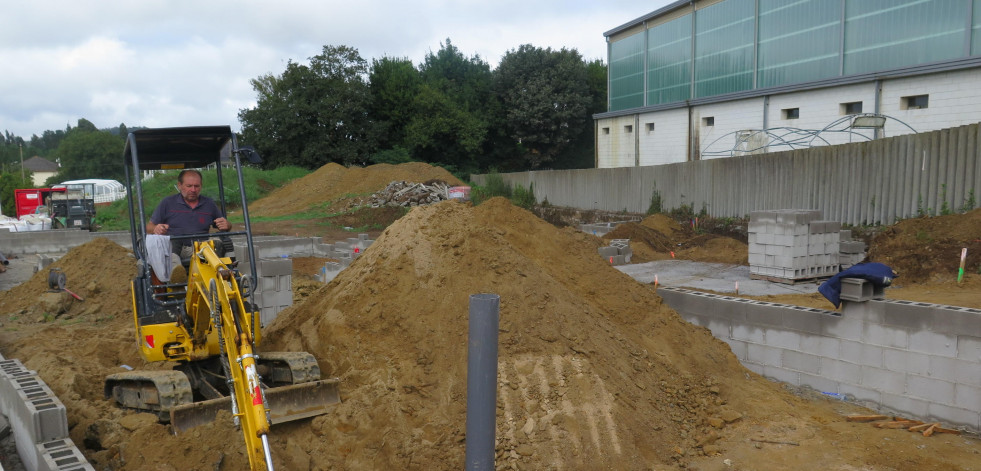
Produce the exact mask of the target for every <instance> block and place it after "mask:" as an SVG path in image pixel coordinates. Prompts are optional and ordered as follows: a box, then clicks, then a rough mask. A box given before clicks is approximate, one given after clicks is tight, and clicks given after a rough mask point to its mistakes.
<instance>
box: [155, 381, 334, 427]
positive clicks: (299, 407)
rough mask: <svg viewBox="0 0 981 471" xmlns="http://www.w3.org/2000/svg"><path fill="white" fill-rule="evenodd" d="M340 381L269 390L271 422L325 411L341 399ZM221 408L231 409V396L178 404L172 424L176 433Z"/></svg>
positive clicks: (204, 420)
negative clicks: (338, 386)
mask: <svg viewBox="0 0 981 471" xmlns="http://www.w3.org/2000/svg"><path fill="white" fill-rule="evenodd" d="M339 382H340V379H339V378H331V379H325V380H319V381H312V382H308V383H300V384H291V385H288V386H279V387H275V388H269V389H266V390H265V391H264V393H265V396H266V404H267V406H268V407H269V419H270V422H271V423H272V425H276V424H281V423H286V422H292V421H294V420H300V419H305V418H308V417H315V416H318V415H321V414H326V413H327V412H328V406H330V405H333V404H338V403H340V402H341V396H340V393H339V392H338V390H337V384H338V383H339ZM221 410H227V411H231V399H230V398H228V397H224V398H220V399H211V400H208V401H202V402H195V403H191V404H184V405H180V406H176V407H174V408H172V409H171V410H170V425H171V427H172V428H173V431H174V434H175V435H176V434H179V433H181V432H184V431H186V430H189V429H192V428H194V427H197V426H198V425H203V424H207V423H210V422H213V421H214V420H215V417H216V416H217V415H218V411H221Z"/></svg>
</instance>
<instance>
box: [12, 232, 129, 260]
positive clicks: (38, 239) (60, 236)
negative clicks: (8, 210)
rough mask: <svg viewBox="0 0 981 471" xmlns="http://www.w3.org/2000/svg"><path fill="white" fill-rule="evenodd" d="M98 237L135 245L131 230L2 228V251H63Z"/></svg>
mask: <svg viewBox="0 0 981 471" xmlns="http://www.w3.org/2000/svg"><path fill="white" fill-rule="evenodd" d="M96 237H105V238H107V239H109V240H111V241H113V242H115V243H117V244H119V245H121V246H123V247H126V248H132V246H133V239H132V238H131V237H130V234H129V231H114V232H89V231H76V230H70V229H65V230H54V231H34V232H8V231H2V230H0V252H3V254H4V255H10V254H13V255H24V254H36V253H63V252H66V251H68V250H69V249H71V248H73V247H77V246H79V245H82V244H85V243H86V242H89V241H90V240H92V239H94V238H96Z"/></svg>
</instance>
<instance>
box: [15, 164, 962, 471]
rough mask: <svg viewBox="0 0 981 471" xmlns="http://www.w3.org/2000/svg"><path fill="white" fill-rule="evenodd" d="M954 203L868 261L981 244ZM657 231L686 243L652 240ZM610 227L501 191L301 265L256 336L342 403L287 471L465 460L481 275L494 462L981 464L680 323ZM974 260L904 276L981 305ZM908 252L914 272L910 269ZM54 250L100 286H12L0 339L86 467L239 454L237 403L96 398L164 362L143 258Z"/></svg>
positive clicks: (76, 275) (74, 277)
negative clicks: (953, 210)
mask: <svg viewBox="0 0 981 471" xmlns="http://www.w3.org/2000/svg"><path fill="white" fill-rule="evenodd" d="M390 167H392V166H388V167H385V168H382V169H380V170H382V171H384V172H388V175H387V176H386V177H385V178H391V175H392V173H393V172H395V173H397V172H398V171H399V169H398V168H397V167H396V168H394V169H393V168H390ZM322 170H323V173H325V174H330V175H332V176H330V177H329V178H331V179H333V180H331V181H333V182H335V183H333V184H331V185H328V186H327V188H330V191H332V192H335V193H332V194H336V195H344V194H348V193H355V192H356V191H352V190H351V189H350V188H342V187H340V186H339V185H340V184H338V183H336V182H343V181H364V180H366V179H367V177H366V176H365V175H368V174H370V172H372V168H371V167H369V168H367V169H357V172H359V173H361V172H364V173H362V174H361V176H360V177H359V178H356V179H349V178H346V175H340V176H338V175H335V174H336V173H341V174H344V173H345V170H344V169H342V168H341V169H337V168H331V169H322ZM402 170H403V171H405V175H406V176H403V178H394V179H411V178H412V175H413V172H416V171H418V169H417V168H415V167H409V166H407V167H405V168H403V169H402ZM306 178H310V179H312V180H316V179H318V178H326V177H325V176H324V175H323V174H320V173H314V174H311V176H308V177H306ZM430 178H433V177H431V176H430V175H426V179H427V180H428V179H430ZM387 183H388V181H385V182H384V183H382V184H380V185H379V188H378V189H380V187H383V186H384V185H385V184H387ZM315 184H319V183H318V182H316V181H305V182H304V181H301V182H297V183H296V184H295V187H294V185H288V186H286V187H284V188H283V189H282V191H281V193H280V194H278V195H277V198H279V199H280V200H290V201H295V202H297V205H298V206H294V207H292V208H287V207H284V206H282V205H279V206H275V208H276V209H268V211H270V213H269V214H273V213H275V212H276V211H279V212H281V213H277V214H289V213H290V212H291V211H292V212H299V211H303V210H305V209H307V208H308V207H309V204H307V205H306V206H304V205H303V204H302V203H303V202H302V201H301V198H299V197H296V198H293V197H292V196H294V195H293V194H292V193H290V192H289V191H287V189H288V188H290V187H294V190H295V191H299V192H309V188H310V186H305V185H315ZM325 191H326V190H325ZM269 204H270V208H273V207H274V206H273V205H272V203H269ZM277 204H279V203H277ZM311 204H316V203H311ZM256 206H257V207H258V208H262V205H260V204H257V205H256ZM950 218H952V219H950V220H947V221H946V222H945V223H944V224H938V225H934V222H935V221H934V219H936V218H930V219H927V220H919V221H918V220H910V221H912V222H908V221H904V222H903V223H900V224H899V225H897V226H896V228H897V229H898V231H896V232H893V233H889V232H888V231H887V232H885V233H883V235H882V236H881V237H884V238H883V239H881V240H880V241H879V242H877V243H874V244H873V247H872V248H873V250H872V251H871V252H870V254H871V255H870V257H872V258H874V259H876V260H880V261H884V260H891V259H888V258H887V257H888V256H889V255H888V254H886V253H884V252H878V251H876V250H875V249H876V244H882V245H883V246H885V245H889V244H892V245H893V249H892V251H890V252H889V253H895V252H896V251H900V250H902V249H901V247H904V246H903V242H902V240H900V239H902V238H903V235H904V234H912V239H911V240H912V242H909V243H916V244H919V245H920V246H922V245H923V242H924V240H925V239H924V238H925V237H928V238H932V240H934V241H939V240H946V239H945V237H946V233H947V231H946V230H945V229H944V228H945V227H949V224H954V223H956V224H957V225H962V226H969V227H973V229H966V231H967V232H965V234H967V235H966V237H962V238H953V239H951V240H949V241H946V242H944V244H946V245H943V244H940V245H937V246H936V247H935V248H931V249H930V250H931V252H929V253H931V254H937V253H944V254H946V252H947V249H948V248H949V247H953V246H955V245H964V244H968V245H966V246H970V247H973V249H972V250H974V249H977V250H975V253H977V251H981V247H978V246H976V245H970V244H975V243H977V242H976V241H974V239H972V237H977V235H978V234H981V222H979V221H981V210H975V211H974V212H972V213H969V214H967V215H961V216H952V217H950ZM953 218H956V219H953ZM648 219H649V220H648ZM648 219H645V220H644V221H642V222H641V223H640V224H639V225H640V226H644V227H647V226H653V228H654V231H655V232H657V233H659V234H661V236H656V235H652V234H649V236H650V238H651V240H652V241H653V242H652V243H651V244H649V245H650V252H649V253H650V255H649V256H650V257H663V256H665V251H664V249H665V247H672V248H674V247H678V246H677V243H678V241H677V240H676V239H675V238H681V239H683V240H682V241H681V243H682V244H684V245H683V246H682V247H681V248H680V249H679V250H670V249H668V252H671V251H674V252H675V256H676V257H677V256H684V257H690V259H699V258H704V259H705V260H704V261H723V260H721V259H719V258H715V257H728V258H726V260H743V259H744V258H745V247H744V246H739V245H738V244H739V242H738V241H735V240H732V241H730V240H724V239H723V240H719V241H718V242H712V240H716V239H718V238H711V237H706V238H705V239H706V240H705V241H704V242H697V243H696V242H693V241H692V239H694V238H696V237H689V238H685V236H684V234H683V233H682V234H678V233H677V230H676V229H675V228H674V227H673V226H671V221H670V220H668V221H664V220H663V219H662V218H658V217H655V218H653V219H652V218H648ZM917 222H919V223H921V224H922V225H921V226H913V225H914V224H915V223H917ZM903 224H908V226H904V225H903ZM662 225H663V226H666V227H667V228H665V227H661V226H662ZM279 229H280V230H284V231H293V228H287V227H281V228H279ZM921 232H922V233H923V234H925V235H918V234H920V233H921ZM283 233H289V232H283ZM941 234H944V236H943V237H942V236H941ZM617 238H619V237H617ZM661 238H664V239H666V240H667V241H668V242H667V243H669V244H670V243H673V244H675V245H673V246H670V245H669V246H664V245H658V243H659V242H658V241H660V240H661ZM638 240H640V239H639V238H638ZM605 243H606V241H603V240H599V239H597V238H595V237H594V236H591V235H586V234H583V233H581V232H578V231H575V230H573V229H571V228H564V229H558V228H556V227H555V226H553V225H551V224H548V223H546V222H544V221H543V220H542V219H540V218H538V217H536V216H535V215H533V214H532V213H530V212H527V211H524V210H522V209H520V208H516V207H514V206H512V205H511V204H510V203H508V202H507V201H506V200H502V199H493V200H491V201H488V202H486V203H484V204H482V205H480V206H478V207H472V206H471V205H469V204H466V203H459V202H455V201H448V202H443V203H439V204H436V205H433V206H428V207H417V208H414V209H412V210H411V211H410V212H409V213H408V214H407V215H405V216H403V217H401V218H399V219H398V220H396V221H395V222H394V223H392V224H391V225H390V226H388V228H387V229H385V230H384V231H380V234H378V237H377V240H376V242H375V243H374V245H372V247H370V248H369V249H368V250H367V251H365V253H364V254H363V255H362V256H361V257H360V258H358V259H357V260H356V261H355V262H354V263H353V264H352V265H351V266H350V267H349V268H348V269H346V270H344V271H342V272H341V273H340V274H339V275H338V277H337V278H336V279H335V280H333V281H332V282H330V283H328V284H326V285H324V284H317V283H314V282H312V281H311V279H310V276H311V275H312V274H313V271H314V270H316V269H318V268H319V267H320V266H322V263H323V261H324V260H323V259H297V260H295V261H294V263H295V265H294V270H295V273H296V276H294V295H295V302H296V303H295V305H294V306H293V307H291V308H289V309H287V310H285V311H283V312H282V313H281V314H280V316H279V317H278V318H277V319H276V321H275V322H273V323H272V325H271V326H268V328H267V329H266V330H265V331H264V337H265V343H264V344H263V345H262V346H261V347H260V351H261V350H263V349H265V350H269V351H276V350H292V351H307V352H310V353H312V354H313V355H314V356H315V357H317V359H318V361H319V363H320V366H321V369H322V370H323V372H324V375H325V376H338V377H340V378H341V380H342V383H341V394H342V400H343V402H342V403H341V404H339V405H338V406H336V407H335V408H334V409H333V411H332V413H330V414H328V415H323V416H319V417H316V418H314V419H308V420H304V421H299V422H294V423H290V424H284V425H280V426H276V427H274V428H273V430H272V434H271V435H272V437H271V443H272V448H273V459H274V463H275V464H276V467H277V469H285V470H327V469H419V470H430V469H460V468H462V467H463V461H464V450H465V440H466V437H465V433H464V431H465V407H466V348H467V346H466V338H467V306H468V297H469V295H471V294H476V293H485V292H490V293H496V294H498V295H500V296H501V313H500V317H501V328H500V331H499V336H500V338H499V345H500V347H499V348H500V358H499V368H500V374H499V390H498V416H497V437H498V440H497V450H496V451H497V456H496V464H497V469H556V470H558V469H573V470H580V469H582V470H586V469H618V470H619V469H624V470H631V469H638V470H641V469H643V470H651V469H654V470H666V469H694V470H757V469H765V470H799V469H827V470H877V471H878V470H917V471H922V470H947V469H959V470H970V469H974V470H977V469H981V454H979V453H981V445H979V442H978V440H977V439H975V438H974V437H970V436H963V435H961V436H958V435H951V434H937V435H933V436H931V437H924V436H923V435H921V434H918V433H910V432H907V431H905V430H882V429H876V428H873V427H871V426H870V425H868V424H861V423H852V422H846V421H845V420H844V418H843V414H848V413H853V412H857V411H864V410H863V409H859V408H857V407H855V406H853V405H850V404H847V403H844V402H841V401H833V400H829V399H827V398H825V397H815V396H813V395H812V394H809V393H808V392H806V391H792V390H789V389H787V388H785V387H784V386H782V385H780V384H777V383H774V382H771V381H769V380H766V379H764V378H762V377H760V376H757V375H755V374H754V373H752V372H749V371H748V370H746V369H744V368H743V367H742V366H741V365H740V364H739V362H738V361H737V360H736V358H735V357H734V356H733V355H732V353H731V352H730V351H729V348H728V346H726V345H725V344H724V343H723V342H721V341H718V340H716V339H715V338H713V337H712V336H711V334H710V333H709V332H708V331H707V330H706V329H703V328H698V327H694V326H692V325H690V324H688V323H686V322H684V321H683V320H682V319H681V318H680V317H679V316H678V314H677V313H675V312H674V311H673V310H671V309H670V308H669V307H668V306H666V305H664V304H663V303H662V301H661V299H660V298H659V297H658V296H657V294H656V292H654V290H653V289H652V287H650V286H647V285H642V284H640V283H636V282H635V281H633V280H632V279H631V278H629V277H628V276H626V275H624V274H622V273H620V272H619V271H617V270H616V269H614V268H612V267H610V266H608V264H606V263H605V262H604V261H603V260H601V259H600V258H599V257H597V256H596V251H595V250H596V247H597V246H599V245H603V244H605ZM709 243H711V244H712V245H711V246H709ZM714 244H719V245H718V246H716V245H714ZM638 245H639V244H637V245H634V247H635V253H638V252H639V250H637V249H638ZM948 246H949V247H948ZM931 247H934V246H931ZM945 247H947V248H945ZM699 248H701V249H703V250H701V251H696V250H694V249H699ZM910 250H911V251H913V252H918V250H916V249H910ZM922 250H923V249H920V250H919V251H922ZM957 250H958V256H959V250H960V249H959V248H958V249H957ZM667 256H670V254H667ZM934 256H937V255H934ZM710 257H711V258H710ZM937 257H939V256H937ZM930 260H932V259H930ZM979 262H981V259H975V258H972V259H970V260H969V267H970V270H972V271H971V273H970V275H969V277H968V281H966V282H965V283H962V284H960V285H958V284H957V283H956V280H952V279H951V278H950V275H949V272H950V270H949V266H948V264H947V262H946V261H944V262H938V263H937V266H936V268H935V269H933V270H932V271H927V272H926V275H922V276H915V277H914V276H906V275H903V277H901V278H900V280H898V281H897V284H898V285H900V287H897V288H894V289H895V290H898V291H895V292H901V293H903V295H906V294H907V293H910V294H909V296H913V295H914V294H915V295H917V296H923V298H921V300H930V302H943V303H951V302H953V301H954V300H959V299H964V300H965V302H966V303H968V302H977V300H976V299H975V298H976V297H977V296H972V293H974V294H976V293H977V292H978V288H979V287H981V279H979V275H977V274H976V272H975V271H976V270H977V269H978V268H977V267H978V265H979ZM734 263H738V262H734ZM894 263H895V264H896V265H897V267H898V268H897V271H900V273H901V275H902V274H903V273H904V272H905V273H907V274H908V273H912V270H911V269H910V268H908V267H905V266H903V263H902V261H899V260H898V259H897V261H896V262H894ZM920 264H921V265H922V264H924V263H923V262H922V261H921V263H920ZM55 267H57V268H60V269H62V271H63V272H64V273H65V274H66V276H67V278H68V280H69V281H68V286H69V288H70V289H72V290H73V291H75V292H77V293H78V294H80V295H81V296H83V297H84V298H85V301H84V302H80V301H77V300H74V299H71V298H66V297H65V296H66V295H65V294H64V293H48V292H47V291H48V288H47V282H46V279H47V273H38V274H35V275H34V276H33V277H32V278H30V279H29V280H28V281H26V282H24V283H22V284H20V285H18V286H15V287H13V288H11V289H9V290H8V291H5V292H2V293H0V323H2V324H0V352H2V353H3V354H4V355H5V356H8V357H12V358H19V359H21V361H23V362H24V363H25V365H27V367H28V368H31V369H34V370H36V371H38V373H39V374H40V375H41V377H42V378H43V379H44V380H45V382H46V383H47V384H48V385H49V386H50V387H51V388H52V390H54V391H55V392H56V393H57V394H58V396H59V398H61V400H62V401H63V402H64V403H65V405H66V406H67V408H68V411H69V426H70V430H71V438H72V439H73V441H74V442H75V443H76V444H77V445H78V446H79V448H80V449H81V450H82V451H83V452H84V453H85V455H86V457H87V458H88V459H89V460H90V462H91V463H92V464H93V466H95V467H96V469H100V470H144V469H153V470H215V469H222V470H239V469H246V468H247V467H248V460H247V458H246V457H245V456H244V454H243V452H242V449H243V446H242V438H241V436H240V434H239V432H236V431H235V430H234V428H233V426H232V423H231V420H230V418H229V417H228V416H227V415H226V416H222V417H220V418H219V420H217V421H216V422H215V423H213V424H210V425H205V426H201V427H198V428H196V429H194V430H192V431H190V432H188V433H186V434H182V435H180V436H173V435H171V434H170V432H169V429H168V427H167V426H165V425H161V424H159V423H157V421H156V419H155V418H154V417H153V416H150V415H148V414H139V413H135V412H132V411H126V410H121V409H119V408H117V407H116V406H115V405H114V404H112V403H111V402H110V401H108V400H106V399H104V398H103V394H102V380H103V378H104V377H105V376H106V375H107V374H110V373H114V372H117V371H121V367H122V365H129V366H132V367H136V368H166V367H169V366H170V365H158V364H155V365H151V364H145V363H144V362H143V361H142V360H141V359H140V358H139V356H138V354H137V351H136V348H135V346H134V339H133V318H132V312H131V309H132V308H131V302H130V295H129V280H130V279H131V278H132V277H133V275H134V273H135V268H134V263H133V258H132V256H131V255H130V254H129V253H128V251H126V250H125V249H122V248H121V247H119V246H118V245H116V244H114V243H112V242H110V241H108V240H106V239H96V240H95V241H93V242H91V243H89V244H86V245H84V246H81V247H77V248H75V249H73V250H71V251H70V252H68V253H67V254H66V255H65V256H64V257H62V258H61V259H60V260H58V261H57V262H56V263H55ZM953 273H955V274H956V267H955V270H954V272H953ZM0 276H3V274H0ZM906 290H908V291H906ZM892 292H893V291H890V293H892ZM951 293H957V294H962V295H963V296H962V297H960V298H958V297H955V296H953V295H952V294H951ZM818 296H819V295H818ZM822 299H823V298H822ZM824 302H825V303H827V302H826V301H824ZM958 302H959V301H958ZM965 305H968V304H965ZM825 307H826V306H825Z"/></svg>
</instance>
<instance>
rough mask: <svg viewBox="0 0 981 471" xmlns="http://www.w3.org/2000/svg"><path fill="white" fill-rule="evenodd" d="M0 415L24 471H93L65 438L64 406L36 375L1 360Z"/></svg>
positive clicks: (15, 363)
mask: <svg viewBox="0 0 981 471" xmlns="http://www.w3.org/2000/svg"><path fill="white" fill-rule="evenodd" d="M0 413H2V414H3V415H4V416H5V417H7V421H8V422H9V423H10V426H11V429H12V434H13V436H14V443H15V445H16V448H17V455H18V456H19V457H20V459H21V462H22V463H23V465H24V467H25V468H26V469H27V470H28V471H56V470H57V471H68V470H71V471H84V470H93V471H94V469H95V468H93V467H92V466H91V465H89V463H88V462H87V461H86V460H85V457H84V456H83V455H82V452H81V451H79V449H78V448H76V447H75V444H74V443H73V442H72V440H71V439H70V438H68V415H67V412H66V410H65V406H64V404H62V403H61V401H60V400H58V397H57V396H55V394H54V393H53V392H52V391H51V389H50V388H48V386H47V385H46V384H44V381H42V380H41V378H40V377H39V376H38V375H37V372H36V371H31V370H28V369H27V368H25V367H24V365H23V364H22V363H21V362H20V361H19V360H5V359H4V358H3V357H2V356H0Z"/></svg>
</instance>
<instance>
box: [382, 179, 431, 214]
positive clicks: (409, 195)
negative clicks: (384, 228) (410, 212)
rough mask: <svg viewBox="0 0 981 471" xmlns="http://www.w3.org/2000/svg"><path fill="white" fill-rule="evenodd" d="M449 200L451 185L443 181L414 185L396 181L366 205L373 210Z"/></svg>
mask: <svg viewBox="0 0 981 471" xmlns="http://www.w3.org/2000/svg"><path fill="white" fill-rule="evenodd" d="M446 199H449V185H447V184H446V183H443V182H441V181H434V182H428V184H427V183H412V182H406V181H395V182H392V183H389V184H388V186H386V187H385V189H384V190H382V191H379V192H376V193H374V194H372V195H371V197H370V198H369V199H368V201H367V202H366V204H367V205H368V206H371V207H372V208H377V207H380V206H404V207H411V206H420V205H426V204H433V203H438V202H440V201H443V200H446Z"/></svg>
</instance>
